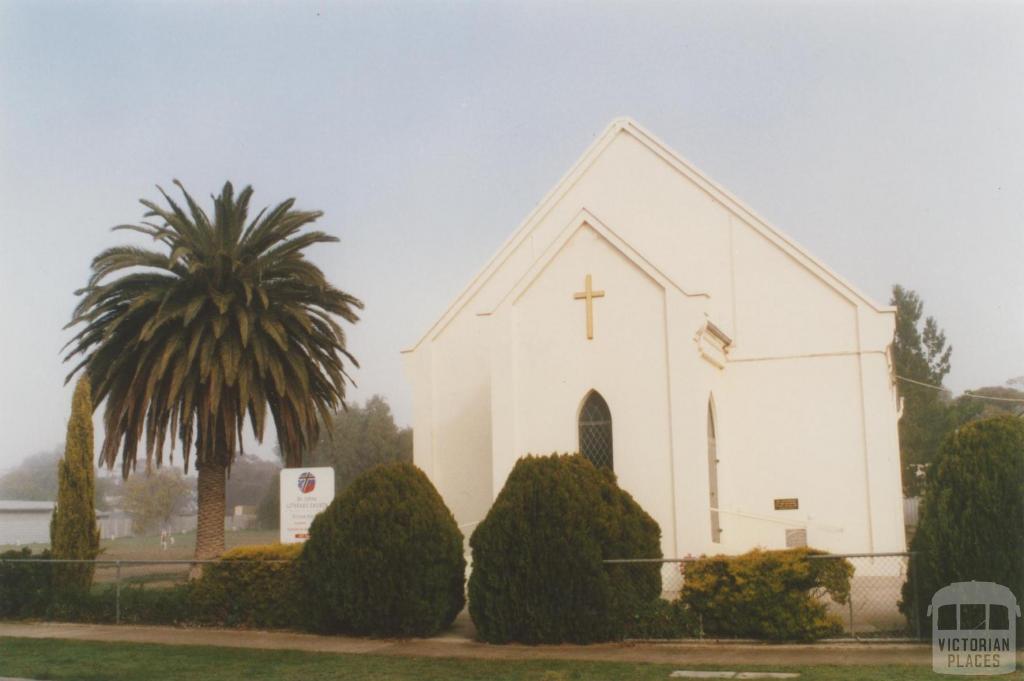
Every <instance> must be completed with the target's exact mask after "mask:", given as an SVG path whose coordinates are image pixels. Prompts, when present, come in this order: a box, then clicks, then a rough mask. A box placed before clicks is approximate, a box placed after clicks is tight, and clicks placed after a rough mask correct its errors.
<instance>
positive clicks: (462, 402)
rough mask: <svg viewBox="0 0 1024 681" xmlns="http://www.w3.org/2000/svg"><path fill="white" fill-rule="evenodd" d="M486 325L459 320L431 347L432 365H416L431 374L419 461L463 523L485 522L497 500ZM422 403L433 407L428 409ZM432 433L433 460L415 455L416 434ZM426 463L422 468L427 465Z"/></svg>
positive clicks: (421, 414)
mask: <svg viewBox="0 0 1024 681" xmlns="http://www.w3.org/2000/svg"><path fill="white" fill-rule="evenodd" d="M485 333H486V327H485V321H484V320H481V319H479V318H477V317H471V316H459V317H456V318H455V319H454V320H453V321H452V323H451V324H449V325H448V327H447V328H446V329H445V333H444V335H443V336H442V337H440V338H439V339H438V340H437V341H435V342H432V343H431V344H430V346H429V352H427V353H423V354H424V355H427V356H429V364H427V366H423V364H421V363H416V362H413V363H412V364H413V365H414V366H413V367H411V368H412V370H413V371H416V372H418V375H423V374H424V373H426V374H427V376H425V377H424V378H422V379H419V380H420V381H421V382H423V383H426V384H428V385H429V386H430V389H429V393H425V392H420V391H417V392H416V393H415V394H414V398H415V399H416V400H417V401H416V403H415V405H414V410H415V422H414V442H413V446H414V460H415V462H416V464H417V465H419V466H420V467H421V468H423V469H424V470H429V471H432V472H431V473H430V477H431V480H432V481H433V482H434V485H435V486H436V487H437V489H438V491H439V492H440V493H441V495H442V496H443V497H444V500H445V502H446V503H447V504H448V507H449V508H450V509H451V511H452V513H453V514H454V515H455V519H456V521H457V522H458V523H459V524H468V523H473V522H476V521H479V520H482V519H483V517H484V515H486V513H487V509H489V508H490V505H491V502H492V501H493V495H492V489H491V486H490V481H491V409H490V356H489V351H488V344H487V343H486V342H481V340H482V339H481V338H480V336H481V334H485ZM421 399H426V400H428V402H427V403H426V404H422V405H421V403H420V402H419V400H421ZM418 431H423V433H425V434H429V437H430V442H429V450H428V451H429V455H421V454H420V453H419V452H417V451H415V447H416V446H417V442H418V443H420V444H421V445H422V444H423V443H424V440H423V437H422V436H421V438H420V440H418V441H417V440H416V439H415V438H416V437H417V435H416V433H417V432H418ZM421 461H422V463H421Z"/></svg>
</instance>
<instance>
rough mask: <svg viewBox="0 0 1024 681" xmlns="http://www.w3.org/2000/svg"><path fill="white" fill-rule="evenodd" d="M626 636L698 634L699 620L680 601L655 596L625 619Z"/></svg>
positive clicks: (650, 637) (686, 635) (645, 637)
mask: <svg viewBox="0 0 1024 681" xmlns="http://www.w3.org/2000/svg"><path fill="white" fill-rule="evenodd" d="M627 622H628V624H627V626H626V636H625V637H626V638H630V639H649V640H661V639H678V638H696V637H697V636H699V635H700V621H699V620H698V618H697V616H696V615H695V613H694V612H693V611H692V610H690V609H689V608H687V607H686V606H685V605H684V604H683V602H682V601H680V600H675V601H667V600H665V599H663V598H655V599H654V600H652V601H648V602H647V603H646V604H643V605H642V606H641V607H640V608H638V609H637V610H636V612H634V613H633V615H632V616H631V617H630V618H629V619H628V620H627Z"/></svg>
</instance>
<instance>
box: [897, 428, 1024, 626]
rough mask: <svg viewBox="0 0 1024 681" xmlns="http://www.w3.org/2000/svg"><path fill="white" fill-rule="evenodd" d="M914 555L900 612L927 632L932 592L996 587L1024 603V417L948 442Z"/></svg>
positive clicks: (928, 490)
mask: <svg viewBox="0 0 1024 681" xmlns="http://www.w3.org/2000/svg"><path fill="white" fill-rule="evenodd" d="M910 550H911V551H912V552H913V556H912V557H911V559H910V566H909V568H908V571H907V572H908V579H907V582H906V583H905V584H904V586H903V600H902V602H901V603H900V609H901V610H902V611H903V612H904V613H905V614H906V615H907V617H908V619H909V620H910V621H911V623H913V622H914V620H915V618H920V619H919V620H918V621H920V622H921V623H922V625H923V626H922V629H923V630H924V631H927V625H925V624H924V623H925V620H926V619H927V607H928V603H929V602H930V601H931V597H932V594H934V593H935V592H936V591H937V590H938V589H940V588H942V587H944V586H946V585H947V584H950V583H952V582H965V581H971V580H976V581H979V582H996V583H997V584H1002V585H1003V586H1006V587H1008V588H1009V589H1010V590H1011V591H1013V593H1014V595H1015V596H1016V597H1017V602H1018V603H1019V602H1024V419H1022V418H1019V417H1011V416H1001V417H997V418H991V419H985V420H982V421H975V422H973V423H970V424H968V425H966V426H963V427H961V428H959V429H957V430H956V431H954V432H953V433H951V434H950V435H949V436H948V437H947V438H946V439H945V441H944V442H943V443H942V446H941V447H940V449H939V454H938V457H937V458H936V460H935V462H934V463H933V464H932V465H931V466H930V468H929V470H928V477H927V481H926V483H925V491H924V498H923V500H922V506H921V514H920V520H919V521H918V527H917V533H916V534H915V535H914V539H913V540H912V541H911V543H910ZM915 603H916V605H917V607H916V609H915V607H914V606H915ZM1018 633H1019V634H1022V639H1021V640H1022V641H1024V628H1020V629H1018Z"/></svg>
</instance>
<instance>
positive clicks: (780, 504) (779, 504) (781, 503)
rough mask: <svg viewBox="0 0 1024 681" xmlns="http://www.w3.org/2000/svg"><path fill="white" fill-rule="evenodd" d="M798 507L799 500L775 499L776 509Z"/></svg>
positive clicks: (785, 509)
mask: <svg viewBox="0 0 1024 681" xmlns="http://www.w3.org/2000/svg"><path fill="white" fill-rule="evenodd" d="M798 508H800V500H799V499H796V498H793V499H776V500H775V510H776V511H795V510H797V509H798Z"/></svg>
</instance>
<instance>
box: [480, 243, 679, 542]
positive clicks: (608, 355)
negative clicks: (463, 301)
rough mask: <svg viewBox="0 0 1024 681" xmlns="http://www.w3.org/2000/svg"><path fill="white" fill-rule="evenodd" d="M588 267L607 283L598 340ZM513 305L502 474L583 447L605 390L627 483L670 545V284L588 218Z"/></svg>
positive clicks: (598, 311) (597, 305)
mask: <svg viewBox="0 0 1024 681" xmlns="http://www.w3.org/2000/svg"><path fill="white" fill-rule="evenodd" d="M588 273H592V274H593V288H594V289H596V290H597V289H599V290H603V291H604V292H605V296H604V297H602V298H598V299H595V300H594V302H593V309H594V338H593V339H592V340H588V339H587V337H586V302H585V301H583V300H574V299H573V297H572V294H573V292H575V291H580V290H582V288H583V284H584V278H585V276H586V274H588ZM510 302H511V301H510ZM511 307H512V316H513V319H514V330H513V333H512V335H511V338H510V342H511V343H512V344H514V346H515V354H516V356H517V361H516V366H515V374H514V376H513V380H514V382H515V387H514V391H513V394H514V395H515V396H516V398H515V404H514V407H513V411H514V413H515V415H516V419H515V426H514V429H515V434H514V442H515V447H516V449H515V450H514V451H513V452H510V453H511V454H513V457H508V458H504V459H503V460H501V461H500V462H496V470H495V478H496V480H497V479H498V478H499V477H501V479H502V482H503V481H504V476H507V473H508V472H509V471H510V470H511V467H512V465H513V464H514V460H515V458H518V457H519V456H522V455H525V454H528V453H532V454H549V453H551V452H553V451H558V452H575V451H578V448H579V442H578V431H577V417H578V414H579V409H580V407H581V405H582V402H583V400H584V398H585V396H586V395H587V394H588V392H589V391H590V390H597V391H598V392H600V393H601V395H602V396H603V397H604V398H605V400H606V401H607V403H608V405H609V408H610V410H611V414H612V436H613V442H614V446H613V450H614V463H615V465H614V469H615V472H616V474H617V476H618V478H619V483H620V485H621V486H622V487H623V488H624V489H626V490H627V491H629V492H630V493H631V494H633V496H634V497H635V498H636V499H637V501H638V502H639V503H640V504H641V505H642V506H643V507H644V508H645V509H646V510H647V511H648V512H649V513H651V515H652V516H654V517H655V519H657V520H658V521H659V524H660V525H661V527H662V534H663V545H664V548H665V551H666V553H669V552H670V551H671V548H672V534H673V529H672V528H673V513H672V503H673V495H672V482H673V481H672V479H671V477H670V476H668V475H667V474H666V472H667V471H668V470H670V468H671V462H670V458H671V453H672V450H671V443H670V441H669V428H668V424H669V405H668V400H667V392H668V384H667V366H666V343H665V321H664V309H665V303H664V291H663V289H662V288H661V286H660V285H659V284H658V283H657V282H655V281H653V280H652V279H651V278H650V277H649V276H648V275H647V274H646V273H644V272H643V271H642V270H640V269H639V268H637V267H636V265H634V264H633V263H632V262H630V261H629V260H628V259H627V258H625V257H624V256H623V255H622V254H621V253H619V252H618V251H616V250H615V249H614V248H613V247H612V246H611V245H610V244H609V243H608V242H607V241H606V240H605V239H604V238H603V237H601V236H600V235H598V234H597V233H596V232H595V231H594V230H592V229H590V228H587V227H584V228H582V229H580V230H579V231H578V232H576V234H575V235H574V236H573V237H572V238H571V239H570V240H569V242H568V243H567V244H566V245H565V246H564V247H563V248H562V250H561V251H560V252H559V254H558V255H557V257H556V258H555V259H554V260H553V261H552V262H551V263H550V264H549V265H548V266H547V267H545V268H544V271H543V272H542V273H541V274H540V276H539V277H537V278H536V279H535V280H534V281H533V282H532V283H531V284H530V286H529V287H528V288H527V289H526V290H525V292H523V293H522V295H521V296H520V297H519V298H518V300H516V301H514V303H512V304H511ZM497 466H500V469H498V468H497ZM502 474H503V475H502Z"/></svg>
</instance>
